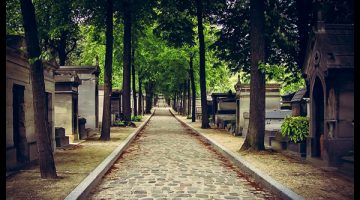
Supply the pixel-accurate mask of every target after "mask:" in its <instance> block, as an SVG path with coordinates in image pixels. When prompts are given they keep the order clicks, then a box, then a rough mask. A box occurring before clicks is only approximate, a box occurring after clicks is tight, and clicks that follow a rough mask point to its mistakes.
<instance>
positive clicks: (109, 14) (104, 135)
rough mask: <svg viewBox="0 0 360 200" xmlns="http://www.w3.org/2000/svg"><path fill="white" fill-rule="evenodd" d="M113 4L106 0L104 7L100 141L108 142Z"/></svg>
mask: <svg viewBox="0 0 360 200" xmlns="http://www.w3.org/2000/svg"><path fill="white" fill-rule="evenodd" d="M113 12H114V11H113V2H112V0H107V6H106V53H105V74H104V102H103V119H102V126H101V136H100V139H101V140H105V141H107V140H110V126H111V93H112V83H111V79H112V60H113V41H114V38H113Z"/></svg>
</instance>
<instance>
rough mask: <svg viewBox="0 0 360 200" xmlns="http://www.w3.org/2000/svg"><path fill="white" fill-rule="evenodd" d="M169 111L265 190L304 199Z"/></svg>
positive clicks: (291, 197) (280, 195)
mask: <svg viewBox="0 0 360 200" xmlns="http://www.w3.org/2000/svg"><path fill="white" fill-rule="evenodd" d="M169 111H170V113H171V114H172V115H173V116H174V117H175V118H176V119H177V120H178V121H179V122H180V123H182V124H184V125H186V126H188V127H190V128H191V129H192V130H193V131H194V132H195V133H196V134H197V135H199V136H201V137H202V138H203V139H204V140H205V141H206V142H207V143H209V144H211V145H212V146H213V147H214V148H215V150H217V151H218V152H219V153H221V154H222V155H224V156H225V157H227V158H228V159H230V160H231V161H232V162H233V163H234V164H235V165H236V166H238V167H239V168H240V169H241V170H243V171H244V172H245V173H246V174H247V175H249V176H251V177H253V178H254V179H255V180H256V181H257V182H258V183H260V184H261V185H262V186H264V187H265V188H267V189H269V190H270V191H271V192H273V193H275V194H276V195H277V196H278V197H280V198H281V199H296V200H297V199H299V200H300V199H304V198H303V197H302V196H300V195H299V194H297V193H295V192H294V191H292V190H290V189H289V188H287V187H285V186H284V185H282V184H280V183H279V182H277V181H276V180H274V179H273V178H271V177H270V176H269V175H267V174H265V173H264V172H262V171H260V170H259V169H257V168H256V167H255V166H253V165H251V164H250V163H249V162H247V161H245V160H244V159H242V158H241V157H240V156H239V155H236V154H235V153H233V152H231V151H230V150H228V149H226V148H225V147H224V146H222V145H220V144H218V143H217V142H216V141H214V140H213V139H211V138H209V137H208V136H206V135H204V134H203V133H201V132H199V131H197V130H196V129H195V128H194V127H192V126H191V125H190V124H188V123H186V122H184V121H182V120H181V119H180V118H178V117H177V116H176V115H175V114H174V113H173V111H172V110H171V109H169Z"/></svg>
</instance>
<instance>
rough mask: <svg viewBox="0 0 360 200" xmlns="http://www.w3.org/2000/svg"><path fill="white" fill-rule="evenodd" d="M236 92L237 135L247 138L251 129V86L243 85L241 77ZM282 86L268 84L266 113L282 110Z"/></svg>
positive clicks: (266, 87) (266, 89) (266, 88)
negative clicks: (249, 128)
mask: <svg viewBox="0 0 360 200" xmlns="http://www.w3.org/2000/svg"><path fill="white" fill-rule="evenodd" d="M235 90H236V129H235V135H242V136H243V137H245V136H246V134H247V130H248V127H249V111H250V84H241V83H240V77H238V82H237V83H236V85H235ZM280 99H281V97H280V85H279V84H266V86H265V112H269V111H273V110H280Z"/></svg>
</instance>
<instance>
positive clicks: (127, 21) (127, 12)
mask: <svg viewBox="0 0 360 200" xmlns="http://www.w3.org/2000/svg"><path fill="white" fill-rule="evenodd" d="M122 3H123V9H124V10H123V21H124V42H123V43H124V51H123V93H122V95H123V96H122V100H123V102H122V106H123V113H124V120H125V121H126V122H129V121H130V120H131V108H130V107H131V103H130V79H131V76H130V75H131V74H130V69H131V1H130V0H123V1H122Z"/></svg>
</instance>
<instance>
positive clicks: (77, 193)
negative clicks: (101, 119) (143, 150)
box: [65, 111, 155, 200]
mask: <svg viewBox="0 0 360 200" xmlns="http://www.w3.org/2000/svg"><path fill="white" fill-rule="evenodd" d="M154 114H155V111H153V112H152V114H151V115H150V117H149V118H148V119H147V120H146V121H145V122H144V123H143V124H141V126H139V127H138V128H137V129H136V130H135V131H134V132H132V133H131V134H130V135H129V136H128V137H127V138H126V139H125V140H124V141H123V142H122V143H121V144H120V145H119V146H118V147H116V149H115V150H114V151H113V152H111V154H110V155H109V156H108V157H106V158H105V159H104V160H103V161H102V162H101V163H100V164H99V165H98V166H97V167H96V168H95V169H94V170H93V171H92V172H90V174H89V175H88V176H87V177H85V179H84V180H83V181H82V182H81V183H80V184H79V185H78V186H76V188H75V189H74V190H73V191H71V192H70V194H68V195H67V197H66V198H65V200H73V199H86V196H87V195H88V194H89V193H90V191H91V190H92V189H93V188H94V187H95V186H96V185H98V183H99V182H100V181H101V179H102V177H103V176H104V175H105V173H106V172H107V171H108V170H109V169H110V168H111V166H112V165H113V164H114V163H115V162H116V161H117V159H118V158H119V157H120V155H121V154H122V153H123V152H124V150H125V149H126V148H127V147H128V146H129V145H130V144H131V142H132V141H133V140H134V139H135V137H136V136H137V135H138V134H139V133H140V131H141V130H142V129H143V128H144V127H145V125H146V124H147V123H148V122H149V120H150V119H151V117H152V116H153V115H154Z"/></svg>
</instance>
